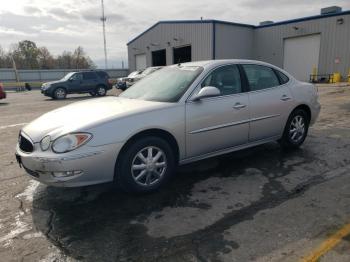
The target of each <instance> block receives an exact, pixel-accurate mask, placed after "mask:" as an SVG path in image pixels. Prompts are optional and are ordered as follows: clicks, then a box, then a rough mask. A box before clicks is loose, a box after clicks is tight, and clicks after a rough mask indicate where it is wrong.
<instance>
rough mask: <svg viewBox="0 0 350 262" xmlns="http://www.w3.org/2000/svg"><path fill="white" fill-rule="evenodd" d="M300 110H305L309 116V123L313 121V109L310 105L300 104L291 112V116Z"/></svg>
mask: <svg viewBox="0 0 350 262" xmlns="http://www.w3.org/2000/svg"><path fill="white" fill-rule="evenodd" d="M298 109H301V110H304V111H305V112H306V114H307V117H308V121H309V122H310V121H311V109H310V107H309V106H308V105H306V104H300V105H298V106H297V107H295V108H294V109H293V110H292V111H291V112H290V114H292V113H293V112H294V111H295V110H298ZM290 114H289V115H290Z"/></svg>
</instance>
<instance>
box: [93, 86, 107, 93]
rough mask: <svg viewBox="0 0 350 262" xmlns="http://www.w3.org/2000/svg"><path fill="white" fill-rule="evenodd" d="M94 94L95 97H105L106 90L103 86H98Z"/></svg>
mask: <svg viewBox="0 0 350 262" xmlns="http://www.w3.org/2000/svg"><path fill="white" fill-rule="evenodd" d="M95 93H96V95H97V96H105V95H106V94H107V89H106V87H105V86H102V85H100V86H97V87H96V92H95Z"/></svg>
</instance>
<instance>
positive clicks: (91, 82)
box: [80, 72, 98, 92]
mask: <svg viewBox="0 0 350 262" xmlns="http://www.w3.org/2000/svg"><path fill="white" fill-rule="evenodd" d="M82 74H83V82H82V84H81V86H80V91H81V92H85V91H92V90H94V89H95V88H96V86H97V85H98V78H97V75H96V73H95V72H83V73H82Z"/></svg>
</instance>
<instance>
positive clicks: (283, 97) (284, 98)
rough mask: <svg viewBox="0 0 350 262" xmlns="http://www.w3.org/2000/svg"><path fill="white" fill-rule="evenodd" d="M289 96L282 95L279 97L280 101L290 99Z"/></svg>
mask: <svg viewBox="0 0 350 262" xmlns="http://www.w3.org/2000/svg"><path fill="white" fill-rule="evenodd" d="M290 99H291V98H290V97H289V96H287V95H283V96H282V97H281V100H282V101H288V100H290Z"/></svg>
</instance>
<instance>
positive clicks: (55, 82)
mask: <svg viewBox="0 0 350 262" xmlns="http://www.w3.org/2000/svg"><path fill="white" fill-rule="evenodd" d="M62 82H63V81H62V80H57V81H50V82H45V83H44V85H46V86H49V85H54V84H57V83H62Z"/></svg>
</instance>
